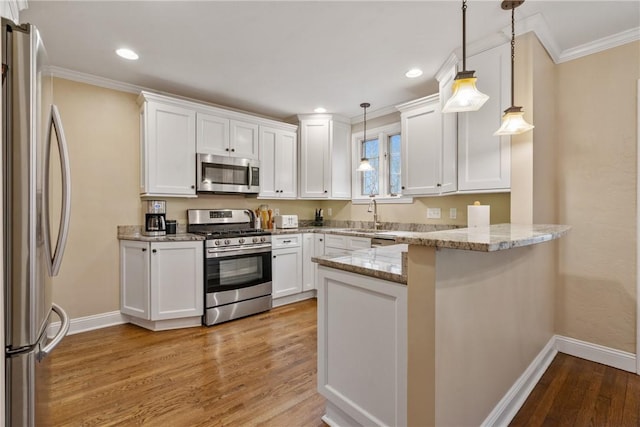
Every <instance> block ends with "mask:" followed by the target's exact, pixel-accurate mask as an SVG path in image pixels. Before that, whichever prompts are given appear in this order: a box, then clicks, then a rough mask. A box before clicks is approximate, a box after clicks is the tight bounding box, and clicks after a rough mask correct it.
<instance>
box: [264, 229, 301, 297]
mask: <svg viewBox="0 0 640 427" xmlns="http://www.w3.org/2000/svg"><path fill="white" fill-rule="evenodd" d="M271 244H272V247H273V249H272V256H273V258H272V264H271V271H272V283H273V285H272V286H273V290H272V298H273V299H277V298H282V297H286V296H289V295H294V294H298V293H300V292H302V235H301V234H283V235H279V236H272V238H271Z"/></svg>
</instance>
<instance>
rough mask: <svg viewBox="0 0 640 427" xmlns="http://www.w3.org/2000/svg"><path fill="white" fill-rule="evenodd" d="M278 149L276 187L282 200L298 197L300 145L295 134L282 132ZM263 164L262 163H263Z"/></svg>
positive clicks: (279, 134)
mask: <svg viewBox="0 0 640 427" xmlns="http://www.w3.org/2000/svg"><path fill="white" fill-rule="evenodd" d="M278 136H279V138H278V145H277V149H276V163H275V164H276V185H277V190H278V196H279V197H280V198H287V199H295V198H296V197H298V173H297V169H298V168H297V165H298V150H297V147H298V144H297V137H296V134H295V132H286V131H280V132H279V133H278ZM261 164H262V163H261Z"/></svg>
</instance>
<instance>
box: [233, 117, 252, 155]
mask: <svg viewBox="0 0 640 427" xmlns="http://www.w3.org/2000/svg"><path fill="white" fill-rule="evenodd" d="M229 129H230V138H231V140H230V143H229V148H230V150H231V156H232V157H240V158H243V159H256V160H258V158H259V152H260V151H259V149H258V125H257V124H255V123H248V122H241V121H239V120H230V121H229Z"/></svg>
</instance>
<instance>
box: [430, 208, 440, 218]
mask: <svg viewBox="0 0 640 427" xmlns="http://www.w3.org/2000/svg"><path fill="white" fill-rule="evenodd" d="M427 218H428V219H440V208H427Z"/></svg>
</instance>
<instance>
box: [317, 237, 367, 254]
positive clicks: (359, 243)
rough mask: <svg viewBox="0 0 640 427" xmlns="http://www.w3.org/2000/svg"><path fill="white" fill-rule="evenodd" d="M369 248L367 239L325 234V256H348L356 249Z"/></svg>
mask: <svg viewBox="0 0 640 427" xmlns="http://www.w3.org/2000/svg"><path fill="white" fill-rule="evenodd" d="M370 247H371V239H369V238H368V237H354V236H342V235H339V234H325V242H324V251H325V255H348V254H350V253H351V252H353V251H356V250H358V249H368V248H370Z"/></svg>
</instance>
